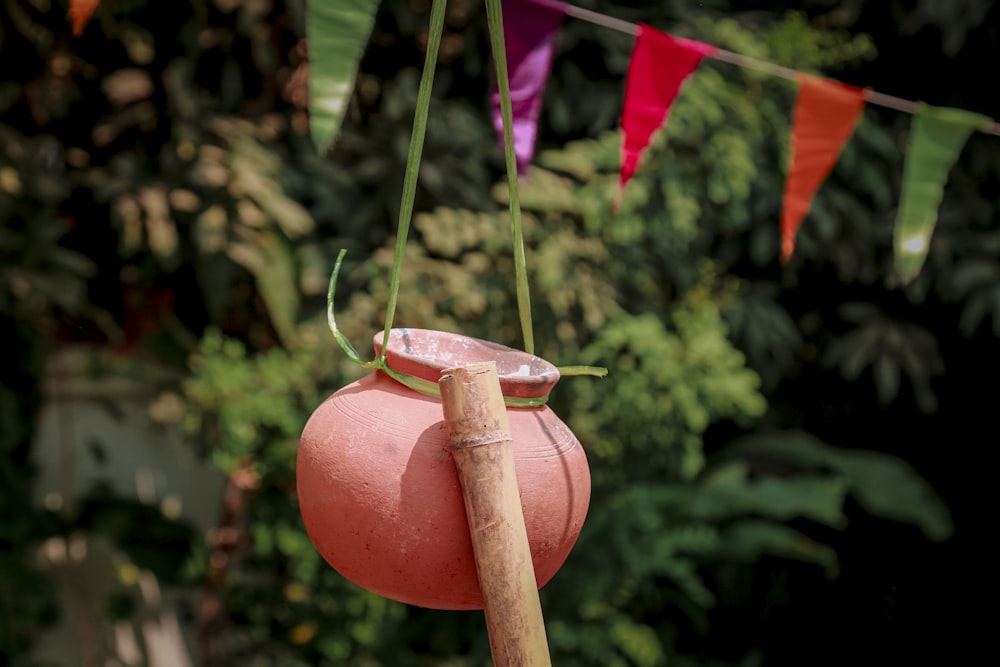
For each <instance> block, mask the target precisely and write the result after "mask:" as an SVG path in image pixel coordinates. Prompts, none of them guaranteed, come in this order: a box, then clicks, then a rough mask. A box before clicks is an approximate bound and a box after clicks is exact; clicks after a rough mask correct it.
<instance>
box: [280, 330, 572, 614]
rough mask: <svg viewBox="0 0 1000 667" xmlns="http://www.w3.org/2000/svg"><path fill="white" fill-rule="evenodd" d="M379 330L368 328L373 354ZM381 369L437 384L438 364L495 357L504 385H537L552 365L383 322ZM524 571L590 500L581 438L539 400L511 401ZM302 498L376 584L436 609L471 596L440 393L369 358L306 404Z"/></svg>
mask: <svg viewBox="0 0 1000 667" xmlns="http://www.w3.org/2000/svg"><path fill="white" fill-rule="evenodd" d="M382 336H383V335H382V334H381V333H379V334H377V335H376V336H375V345H376V353H377V352H378V351H379V348H380V347H381V342H382ZM386 360H387V362H388V366H389V368H390V369H392V370H394V371H400V372H402V373H406V374H408V375H412V376H415V377H418V378H422V379H424V380H428V381H431V382H434V383H437V381H438V379H439V377H440V374H441V371H442V370H443V369H445V368H450V367H454V366H462V365H465V364H469V363H473V362H476V361H489V360H495V361H496V362H497V370H498V374H499V376H500V384H501V388H502V390H503V393H504V395H505V396H510V397H520V398H532V397H540V396H545V395H546V394H548V392H549V391H550V390H551V389H552V387H553V386H554V385H555V383H556V382H558V380H559V372H558V370H556V368H555V366H553V365H552V364H550V363H548V362H547V361H545V360H544V359H541V358H539V357H535V356H533V355H529V354H527V353H525V352H521V351H518V350H514V349H512V348H508V347H504V346H501V345H497V344H495V343H490V342H487V341H483V340H479V339H475V338H468V337H466V336H459V335H456V334H449V333H443V332H438V331H428V330H424V329H393V330H392V332H391V336H390V340H389V348H388V352H387V355H386ZM507 412H508V416H509V419H510V427H511V434H512V437H513V441H514V458H515V469H516V472H517V481H518V487H519V490H520V494H521V504H522V507H523V510H524V520H525V524H526V527H527V532H528V542H529V546H530V548H531V555H532V560H533V563H534V566H535V577H536V579H537V581H538V585H539V587H541V586H543V585H544V584H545V583H547V582H548V581H549V580H550V579H551V578H552V576H553V575H554V574H555V573H556V570H558V569H559V567H560V566H561V565H562V564H563V562H564V561H565V560H566V557H567V556H568V555H569V552H570V549H572V547H573V544H574V543H575V542H576V538H577V536H578V535H579V533H580V529H581V528H582V527H583V520H584V517H585V516H586V513H587V506H588V504H589V502H590V471H589V469H588V467H587V458H586V455H585V454H584V451H583V448H582V447H581V446H580V443H579V442H578V441H577V439H576V437H575V436H574V435H573V433H572V432H571V431H570V430H569V428H567V427H566V425H565V424H564V423H563V422H562V420H560V419H559V417H557V416H556V414H555V413H554V412H552V410H551V409H550V408H548V407H544V406H543V407H532V408H520V407H517V408H508V410H507ZM296 475H297V486H298V495H299V504H300V508H301V512H302V518H303V520H304V522H305V526H306V530H307V531H308V533H309V537H310V538H311V539H312V541H313V544H314V545H315V546H316V549H317V550H318V551H319V552H320V553H321V554H322V555H323V558H325V559H326V561H327V562H328V563H329V564H330V565H332V566H333V567H334V568H335V569H336V570H337V571H338V572H340V573H341V574H342V575H344V576H345V577H347V578H348V579H350V580H351V581H353V582H354V583H356V584H358V585H360V586H362V587H364V588H366V589H368V590H370V591H373V592H375V593H378V594H379V595H382V596H384V597H387V598H390V599H393V600H398V601H400V602H405V603H407V604H412V605H417V606H421V607H430V608H435V609H481V608H482V606H483V601H482V596H481V595H480V592H479V583H478V580H477V577H476V566H475V560H474V558H473V553H472V543H471V540H470V538H469V528H468V524H467V522H466V516H465V505H464V502H463V500H462V490H461V487H460V486H459V481H458V476H457V473H456V471H455V464H454V462H453V460H452V456H451V445H450V442H449V439H448V433H447V430H446V428H445V424H444V421H443V415H442V412H441V400H440V399H439V398H435V397H432V396H427V395H424V394H422V393H419V392H417V391H414V390H412V389H408V388H407V387H405V386H403V385H402V384H400V383H399V382H397V381H396V380H394V379H392V378H390V377H389V376H388V375H386V374H385V373H383V372H381V371H376V372H374V373H372V374H370V375H368V376H366V377H364V378H362V379H361V380H359V381H357V382H355V383H353V384H350V385H348V386H346V387H344V388H343V389H341V390H339V391H337V392H336V393H334V394H333V395H331V396H330V397H329V398H328V399H327V400H326V401H324V402H323V404H322V405H320V406H319V408H317V409H316V411H315V412H314V413H313V415H312V416H311V417H310V419H309V421H308V423H307V424H306V427H305V430H304V431H303V433H302V440H301V442H300V444H299V450H298V457H297V461H296Z"/></svg>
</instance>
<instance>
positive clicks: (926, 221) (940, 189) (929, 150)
mask: <svg viewBox="0 0 1000 667" xmlns="http://www.w3.org/2000/svg"><path fill="white" fill-rule="evenodd" d="M992 125H993V121H992V120H991V119H990V118H987V117H986V116H981V115H979V114H975V113H972V112H969V111H963V110H961V109H940V108H936V107H931V106H927V105H925V104H920V105H919V106H918V107H917V112H916V114H915V116H914V119H913V126H912V128H911V129H910V140H909V145H908V146H907V151H906V162H905V164H904V165H903V190H902V194H901V196H900V203H899V212H898V213H897V215H896V224H895V227H894V229H893V235H894V241H895V242H894V247H895V256H896V272H897V273H898V274H899V277H900V278H901V279H902V280H903V282H909V281H910V280H912V279H913V278H915V277H916V275H917V274H918V273H920V269H921V267H922V266H923V264H924V259H926V257H927V251H928V249H929V248H930V241H931V234H932V233H933V231H934V225H935V223H936V222H937V215H938V214H937V211H938V208H939V207H940V206H941V199H942V197H943V196H944V185H945V182H946V181H947V180H948V172H949V171H951V168H952V167H953V166H954V165H955V162H956V161H957V160H958V156H959V154H960V153H961V152H962V148H963V147H964V146H965V142H966V141H967V140H968V138H969V135H970V134H972V131H973V130H987V129H989V128H990V127H992Z"/></svg>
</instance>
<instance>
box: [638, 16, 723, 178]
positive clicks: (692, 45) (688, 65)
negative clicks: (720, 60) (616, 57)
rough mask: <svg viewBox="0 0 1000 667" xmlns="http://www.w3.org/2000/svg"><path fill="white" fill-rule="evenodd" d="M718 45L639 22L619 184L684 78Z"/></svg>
mask: <svg viewBox="0 0 1000 667" xmlns="http://www.w3.org/2000/svg"><path fill="white" fill-rule="evenodd" d="M717 50H718V49H716V48H715V47H714V46H710V45H708V44H703V43H701V42H695V41H692V40H689V39H683V38H681V37H672V36H670V35H668V34H666V33H664V32H660V31H659V30H657V29H655V28H651V27H649V26H648V25H645V24H640V25H639V34H638V36H637V37H636V40H635V47H634V48H633V49H632V59H631V61H630V62H629V65H628V76H627V77H626V80H625V106H624V109H622V131H623V132H624V135H625V137H624V144H623V146H622V170H621V180H620V183H621V187H625V184H626V183H628V180H629V179H630V178H632V175H633V174H634V173H635V169H636V167H637V166H638V165H639V159H640V158H641V157H642V153H643V151H645V150H646V146H648V145H649V139H650V137H652V136H653V132H655V131H656V130H658V129H659V128H660V127H661V126H662V125H663V124H664V123H665V122H666V121H667V116H668V115H669V113H670V105H671V104H673V102H674V99H675V98H676V97H677V93H678V92H679V91H680V89H681V85H682V84H683V83H684V80H685V79H687V78H688V76H690V74H691V73H692V72H693V71H694V70H695V68H697V67H698V63H700V62H701V59H702V58H704V57H705V56H710V55H712V54H714V53H715V52H716V51H717Z"/></svg>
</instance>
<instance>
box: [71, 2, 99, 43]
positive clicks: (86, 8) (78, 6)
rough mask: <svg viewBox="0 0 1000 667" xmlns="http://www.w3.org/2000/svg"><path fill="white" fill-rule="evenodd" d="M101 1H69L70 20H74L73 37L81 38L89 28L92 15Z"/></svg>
mask: <svg viewBox="0 0 1000 667" xmlns="http://www.w3.org/2000/svg"><path fill="white" fill-rule="evenodd" d="M100 2H101V0H69V18H70V19H72V20H73V35H75V36H76V37H79V36H80V35H82V34H83V29H84V28H85V27H87V21H89V20H90V15H91V14H93V13H94V10H95V9H97V5H98V4H100Z"/></svg>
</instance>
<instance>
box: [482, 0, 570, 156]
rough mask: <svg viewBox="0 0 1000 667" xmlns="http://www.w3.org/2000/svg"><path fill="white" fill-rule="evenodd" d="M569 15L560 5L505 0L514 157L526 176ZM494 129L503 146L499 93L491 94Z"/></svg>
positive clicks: (505, 31) (495, 91)
mask: <svg viewBox="0 0 1000 667" xmlns="http://www.w3.org/2000/svg"><path fill="white" fill-rule="evenodd" d="M565 15H566V9H565V6H564V5H562V4H559V3H551V4H548V3H546V4H541V3H538V2H532V0H504V3H503V38H504V45H505V47H506V52H507V76H508V77H510V101H511V107H512V110H513V120H514V123H513V127H512V130H513V135H514V154H515V155H516V156H517V172H518V173H519V174H521V175H524V174H526V173H527V172H528V165H529V164H530V163H531V157H532V155H533V154H534V152H535V137H536V136H537V134H538V115H539V113H540V112H541V108H542V94H543V93H544V92H545V84H546V82H547V81H548V79H549V71H550V70H551V69H552V56H553V54H554V52H555V44H556V38H557V37H558V35H559V28H560V27H561V26H562V21H563V17H564V16H565ZM492 102H493V127H495V128H496V130H497V132H498V133H499V134H500V145H501V146H502V145H503V119H502V118H501V116H500V93H499V91H497V90H496V84H495V83H494V91H493V95H492Z"/></svg>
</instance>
